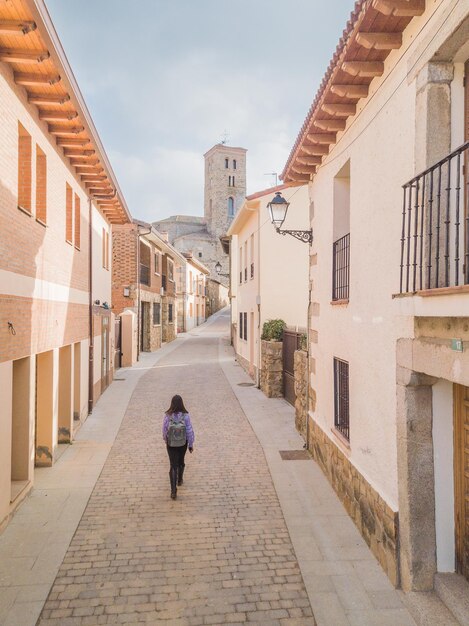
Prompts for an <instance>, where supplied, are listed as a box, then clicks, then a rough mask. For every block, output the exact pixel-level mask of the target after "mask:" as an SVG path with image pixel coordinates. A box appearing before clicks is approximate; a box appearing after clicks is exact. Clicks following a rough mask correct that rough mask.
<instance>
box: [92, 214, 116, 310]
mask: <svg viewBox="0 0 469 626" xmlns="http://www.w3.org/2000/svg"><path fill="white" fill-rule="evenodd" d="M92 211H93V217H92V220H93V302H94V301H95V300H100V301H101V303H103V302H107V303H108V304H109V305H110V304H111V276H112V229H111V227H110V225H109V224H108V223H107V221H106V220H105V219H104V217H103V216H102V215H101V213H100V212H99V211H98V210H97V209H96V207H95V206H94V205H93V209H92ZM103 228H104V229H105V231H106V232H107V233H109V253H108V254H109V268H108V269H105V268H104V267H103V263H102V258H103V252H102V250H103V248H102V246H103Z"/></svg>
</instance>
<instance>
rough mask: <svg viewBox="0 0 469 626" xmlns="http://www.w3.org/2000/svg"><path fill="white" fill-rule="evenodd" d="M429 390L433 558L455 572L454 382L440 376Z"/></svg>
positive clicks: (447, 569)
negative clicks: (431, 410)
mask: <svg viewBox="0 0 469 626" xmlns="http://www.w3.org/2000/svg"><path fill="white" fill-rule="evenodd" d="M432 391H433V457H434V464H435V525H436V560H437V568H438V571H439V572H454V569H455V543H454V533H455V526H454V469H453V385H452V383H450V382H449V381H447V380H439V381H438V382H437V383H436V384H435V385H433V388H432Z"/></svg>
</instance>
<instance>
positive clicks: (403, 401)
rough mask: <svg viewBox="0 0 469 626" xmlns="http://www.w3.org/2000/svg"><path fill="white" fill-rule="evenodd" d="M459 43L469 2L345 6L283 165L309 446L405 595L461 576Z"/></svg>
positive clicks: (462, 122) (463, 352)
mask: <svg viewBox="0 0 469 626" xmlns="http://www.w3.org/2000/svg"><path fill="white" fill-rule="evenodd" d="M370 24H374V25H375V30H373V32H371V30H370ZM468 32H469V4H468V3H467V2H454V1H452V0H442V1H441V2H431V1H427V2H425V1H424V0H422V1H407V2H400V1H398V0H373V1H368V0H363V1H361V2H358V3H356V5H355V10H354V12H353V13H352V16H351V19H350V21H349V22H348V24H347V28H346V30H345V31H344V35H343V37H342V39H341V41H340V44H339V46H338V48H337V51H336V54H335V55H334V58H333V60H332V62H331V64H330V66H329V69H328V71H327V73H326V76H325V78H324V80H323V82H322V84H321V87H320V90H319V92H318V94H317V96H316V98H315V100H314V102H313V104H312V106H311V109H310V111H309V113H308V116H307V118H306V120H305V123H304V125H303V127H302V129H301V131H300V134H299V135H298V138H297V140H296V143H295V145H294V146H293V149H292V151H291V154H290V157H289V159H288V162H287V164H286V167H285V170H284V172H283V179H284V180H285V181H286V182H288V183H289V184H304V183H308V185H309V193H310V211H311V225H312V228H313V232H314V242H313V245H312V249H311V255H310V290H311V305H310V311H311V316H310V319H309V325H310V337H311V343H310V346H309V354H310V359H309V384H310V389H309V398H310V406H309V420H308V429H309V431H308V439H309V447H310V450H311V451H312V453H313V456H314V457H315V458H316V460H317V461H318V462H319V464H320V465H321V467H322V468H323V470H324V472H325V473H326V475H327V476H328V478H329V480H330V481H331V483H332V485H333V486H334V488H335V489H336V491H337V493H338V495H339V497H340V498H341V500H342V501H343V503H344V505H345V507H346V509H347V510H348V512H349V514H350V515H351V516H352V518H353V519H354V521H355V523H356V524H357V526H358V528H359V529H360V531H361V532H362V534H363V536H364V538H365V540H366V541H367V543H368V545H369V546H370V548H371V550H372V551H373V553H374V554H375V555H376V557H377V558H378V559H379V562H380V563H381V565H382V566H383V568H384V569H385V570H386V572H387V573H388V575H389V577H390V578H391V580H392V581H393V582H394V583H395V584H396V585H401V586H402V587H403V588H404V589H405V590H431V589H433V588H435V589H436V590H437V591H439V589H440V588H441V585H442V584H443V583H442V582H441V581H442V578H443V577H442V576H441V574H443V573H445V574H446V575H447V576H446V577H445V580H446V581H451V580H453V581H455V584H459V583H460V582H461V581H463V580H464V579H465V580H468V579H469V507H468V502H469V478H468V473H467V468H468V467H469V452H468V447H467V441H468V429H469V426H468V424H469V421H468V415H469V411H468V408H467V407H468V406H469V403H468V398H469V391H468V390H469V357H468V354H469V352H468V351H467V347H468V345H469V344H468V343H467V342H468V340H469V335H468V334H467V332H468V328H469V317H468V311H469V308H468V307H469V286H468V285H469V275H468V268H469V263H468V260H469V256H468V255H469V240H468V238H467V233H468V230H467V226H468V224H469V222H468V200H467V191H466V190H467V182H466V176H467V170H466V169H465V168H464V166H465V164H466V163H467V151H468V144H466V143H465V142H467V140H468V139H469V136H468V128H469V124H468V120H469V111H468V103H469V98H468V95H467V94H468V92H467V89H468V87H467V85H468V81H467V79H465V76H466V75H467V69H468V64H467V60H468V58H469V49H468V46H467V41H468V35H467V33H468ZM463 223H464V224H465V225H464V224H463ZM449 574H452V576H453V577H454V578H452V577H451V576H449ZM458 581H459V582H458ZM445 584H446V583H445ZM467 588H468V587H466V589H467Z"/></svg>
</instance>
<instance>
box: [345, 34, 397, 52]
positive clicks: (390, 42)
mask: <svg viewBox="0 0 469 626" xmlns="http://www.w3.org/2000/svg"><path fill="white" fill-rule="evenodd" d="M355 41H356V42H357V43H358V44H359V45H360V46H362V47H363V48H367V50H372V49H373V50H397V49H398V48H400V47H401V46H402V33H362V32H358V33H357V35H356V38H355Z"/></svg>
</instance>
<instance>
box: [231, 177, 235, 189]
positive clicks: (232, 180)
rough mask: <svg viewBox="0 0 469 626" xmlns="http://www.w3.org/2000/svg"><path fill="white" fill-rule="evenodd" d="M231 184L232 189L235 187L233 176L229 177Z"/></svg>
mask: <svg viewBox="0 0 469 626" xmlns="http://www.w3.org/2000/svg"><path fill="white" fill-rule="evenodd" d="M231 183H232V185H231V186H232V187H234V186H235V179H234V176H232V177H231Z"/></svg>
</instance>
